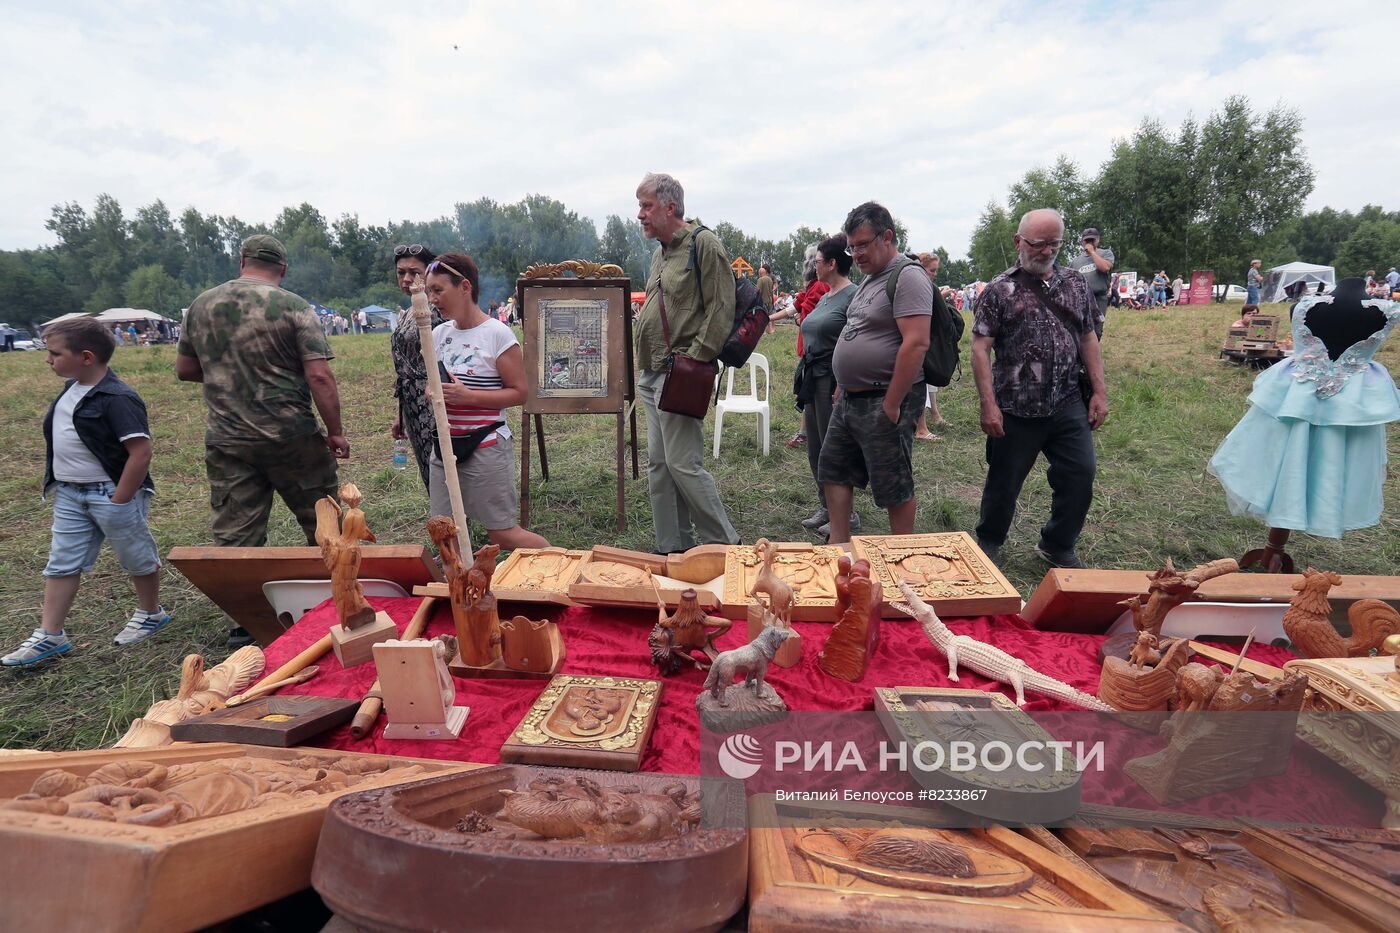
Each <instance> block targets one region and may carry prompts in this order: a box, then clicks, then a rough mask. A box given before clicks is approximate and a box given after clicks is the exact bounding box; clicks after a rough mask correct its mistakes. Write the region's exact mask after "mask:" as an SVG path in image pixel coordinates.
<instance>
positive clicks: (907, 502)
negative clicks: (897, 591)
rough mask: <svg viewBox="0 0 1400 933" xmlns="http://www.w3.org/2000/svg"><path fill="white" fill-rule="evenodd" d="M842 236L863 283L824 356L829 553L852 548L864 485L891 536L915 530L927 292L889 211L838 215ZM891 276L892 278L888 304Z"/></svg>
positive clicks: (869, 208)
mask: <svg viewBox="0 0 1400 933" xmlns="http://www.w3.org/2000/svg"><path fill="white" fill-rule="evenodd" d="M844 230H845V234H846V239H847V241H848V243H849V245H850V250H851V255H852V257H854V259H855V262H856V265H858V266H860V271H861V272H864V273H865V276H866V278H865V281H863V282H862V283H861V285H860V288H859V289H858V290H857V291H856V294H855V297H853V298H852V299H851V306H850V308H849V310H847V312H846V326H845V328H844V329H843V330H842V331H841V339H840V340H838V341H837V342H836V350H835V352H834V353H833V354H832V357H831V371H832V374H833V375H834V376H835V377H836V386H837V398H836V401H835V403H834V404H833V405H832V409H831V421H830V422H829V423H828V425H827V429H826V437H825V438H824V439H823V440H822V451H821V457H820V459H819V460H818V461H817V482H819V483H821V484H822V487H823V489H824V490H825V492H826V508H827V512H828V513H829V514H830V516H831V533H830V536H829V537H828V539H827V540H828V542H829V543H831V544H844V543H845V542H846V541H848V540H850V536H851V527H850V519H851V495H852V492H851V491H852V489H853V488H854V487H856V486H860V487H862V488H864V487H865V486H866V485H869V486H870V492H871V495H872V496H873V498H874V499H875V505H876V506H877V507H878V508H882V509H887V510H888V511H889V515H890V531H891V533H893V534H897V535H907V534H911V533H912V532H913V531H914V512H915V510H916V508H917V503H916V501H915V499H914V464H913V451H914V422H915V421H917V420H918V417H919V412H921V411H923V409H924V398H925V394H926V393H925V388H924V370H923V366H924V352H925V351H926V350H928V345H929V315H930V314H931V313H932V311H933V285H932V283H931V282H930V281H929V277H928V275H927V274H926V273H925V272H924V270H923V268H922V267H921V266H920V265H919V264H918V263H917V262H912V261H910V260H908V259H906V258H904V257H903V256H901V255H900V253H899V250H898V248H897V247H896V246H895V242H894V218H893V217H891V216H890V212H889V211H888V210H886V209H885V208H884V207H883V206H881V205H879V204H876V203H875V202H874V201H867V202H866V203H864V204H862V205H860V206H859V207H857V208H854V209H853V210H852V211H851V212H850V213H849V214H848V215H846V222H845V224H844ZM891 275H895V276H898V279H897V284H896V288H895V292H894V301H893V303H892V302H891V301H890V295H889V290H888V287H887V286H888V284H889V279H890V276H891Z"/></svg>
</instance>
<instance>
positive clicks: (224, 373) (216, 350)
mask: <svg viewBox="0 0 1400 933" xmlns="http://www.w3.org/2000/svg"><path fill="white" fill-rule="evenodd" d="M238 271H239V277H238V278H236V279H234V280H233V281H231V282H225V283H224V284H223V285H219V286H216V287H214V288H211V289H209V290H208V291H206V292H205V293H204V294H202V295H200V296H199V297H198V298H196V299H195V300H194V302H193V303H192V304H191V305H190V309H189V312H188V313H187V314H186V316H185V323H184V327H183V330H182V333H181V336H180V344H179V348H178V351H177V352H178V355H177V356H176V358H175V372H176V375H178V376H179V377H180V379H182V380H184V381H186V382H202V383H204V400H205V402H206V403H207V404H208V406H209V421H208V425H207V427H206V430H205V433H204V444H205V448H206V449H205V456H204V465H205V469H206V471H207V473H208V475H209V493H210V507H211V508H212V509H213V512H214V543H215V544H216V545H219V546H221V547H261V546H262V545H263V544H265V543H267V519H268V516H269V515H270V514H271V512H272V493H273V490H276V492H277V494H278V495H280V496H281V497H282V501H283V502H285V503H286V504H287V508H289V509H291V511H292V514H293V515H295V516H296V519H297V521H298V522H299V523H300V524H301V528H302V531H304V532H305V533H306V543H307V544H315V543H316V538H315V532H316V501H317V500H318V499H320V498H321V497H323V496H334V495H336V464H335V461H336V459H337V458H338V459H342V460H343V459H345V458H346V457H348V456H349V455H350V445H349V443H348V442H347V441H346V440H345V435H344V432H343V430H342V428H341V423H340V396H339V393H338V391H337V389H336V384H335V377H334V376H333V375H332V374H331V370H330V366H329V364H328V361H329V360H330V359H332V354H331V350H330V345H329V344H328V343H327V342H326V336H325V334H324V333H323V332H322V330H321V326H320V324H319V323H318V322H317V320H316V312H315V311H313V310H312V308H311V306H310V305H308V304H307V303H306V301H304V300H303V299H302V298H300V297H298V296H297V295H294V294H292V293H291V292H289V291H286V290H285V289H283V288H280V287H279V286H280V285H281V282H282V278H283V277H284V276H285V275H286V274H287V250H286V247H284V246H283V245H282V244H281V242H279V241H278V240H277V239H276V238H275V237H271V236H267V235H265V234H258V235H256V236H250V237H248V239H246V240H244V241H243V247H242V249H241V250H240V251H239V262H238ZM313 401H314V402H315V403H316V408H317V410H319V411H320V413H321V418H322V419H324V421H325V423H326V429H325V433H324V434H322V432H321V428H320V425H318V424H317V422H316V415H315V414H314V413H313V412H312V410H311V404H312V402H313Z"/></svg>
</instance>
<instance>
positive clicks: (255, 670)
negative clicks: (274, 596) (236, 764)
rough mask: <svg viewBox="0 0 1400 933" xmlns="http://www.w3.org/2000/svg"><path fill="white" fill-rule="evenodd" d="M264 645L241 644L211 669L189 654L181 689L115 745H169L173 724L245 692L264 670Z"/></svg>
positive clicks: (220, 706)
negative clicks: (262, 646) (243, 645)
mask: <svg viewBox="0 0 1400 933" xmlns="http://www.w3.org/2000/svg"><path fill="white" fill-rule="evenodd" d="M264 664H265V661H264V659H263V652H262V649H261V648H259V647H257V646H256V645H248V646H247V647H245V648H239V649H238V650H237V651H235V652H234V653H233V654H231V655H229V656H228V659H227V660H225V661H224V662H223V663H222V664H219V665H217V666H215V667H213V668H211V669H210V670H208V671H205V669H204V658H203V657H202V656H200V655H197V654H191V655H186V656H185V660H184V662H183V663H182V664H181V665H180V689H179V690H178V692H176V694H175V696H174V698H173V699H169V700H161V701H159V702H157V703H155V704H153V705H152V706H151V708H150V709H148V710H147V711H146V715H145V716H141V717H139V718H137V719H136V720H134V721H133V722H132V723H131V727H130V728H129V729H127V730H126V735H124V736H122V737H121V739H119V740H118V741H117V743H116V745H115V746H114V747H116V748H146V747H149V746H155V745H169V744H170V742H171V739H170V727H171V726H173V725H174V724H175V723H177V722H183V721H185V720H186V719H193V718H194V717H195V716H202V715H204V714H205V713H212V712H213V711H214V710H216V709H223V708H224V704H225V703H226V702H227V701H228V698H229V697H231V696H233V695H234V694H236V693H242V692H243V691H244V690H246V689H247V688H248V687H249V686H250V685H251V684H252V683H253V681H255V680H257V679H258V677H259V676H260V675H261V674H262V672H263V665H264Z"/></svg>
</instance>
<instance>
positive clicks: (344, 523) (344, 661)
mask: <svg viewBox="0 0 1400 933" xmlns="http://www.w3.org/2000/svg"><path fill="white" fill-rule="evenodd" d="M340 498H341V500H342V501H344V503H345V507H344V509H342V508H341V506H340V504H339V503H337V502H336V501H335V499H333V498H331V497H330V496H326V497H325V498H323V499H321V500H320V501H318V502H317V503H316V543H317V544H318V545H320V547H321V556H322V558H323V559H324V560H325V562H326V569H327V570H329V571H330V574H331V598H332V599H334V601H335V610H336V615H337V617H338V618H339V620H340V624H339V625H334V626H331V632H330V634H331V647H332V648H333V649H334V650H335V656H336V659H337V660H338V661H339V662H340V666H341V667H355V666H357V665H360V664H363V663H365V662H366V661H368V660H369V659H370V658H371V657H372V656H373V654H372V652H373V649H374V646H375V644H377V643H378V642H381V641H385V640H387V639H390V638H394V637H395V636H397V635H398V632H399V630H398V627H397V626H396V625H394V620H393V619H391V618H389V615H388V613H384V612H375V611H374V608H373V607H372V606H370V604H369V603H368V602H367V601H366V600H365V594H364V591H363V590H362V589H361V588H360V542H362V541H370V542H372V541H374V540H375V539H374V533H373V532H372V531H370V530H369V527H368V526H367V525H366V524H365V513H364V512H363V511H361V510H360V502H361V501H363V497H362V496H361V495H360V490H359V487H357V486H356V485H355V484H354V483H346V484H344V485H343V486H341V487H340Z"/></svg>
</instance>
